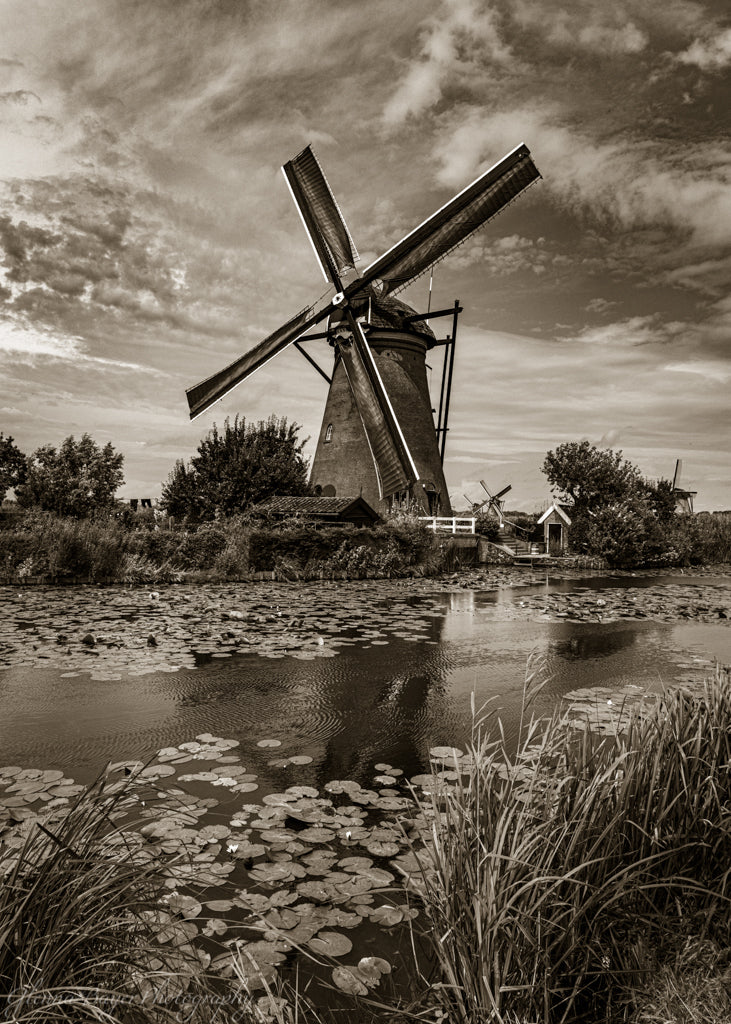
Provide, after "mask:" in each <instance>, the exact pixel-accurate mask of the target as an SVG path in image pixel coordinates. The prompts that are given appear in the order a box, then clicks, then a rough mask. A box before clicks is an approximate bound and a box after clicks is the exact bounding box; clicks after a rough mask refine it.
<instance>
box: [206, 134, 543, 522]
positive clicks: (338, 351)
mask: <svg viewBox="0 0 731 1024" xmlns="http://www.w3.org/2000/svg"><path fill="white" fill-rule="evenodd" d="M282 170H283V172H284V176H285V179H286V181H287V185H288V187H289V190H290V192H291V194H292V198H293V200H294V202H295V205H296V206H297V210H298V212H299V214H300V217H301V219H302V223H303V225H304V227H305V230H306V232H307V234H308V237H309V239H310V243H311V245H312V248H313V250H314V253H315V256H316V258H317V261H318V263H319V265H320V269H321V270H322V273H323V275H324V277H325V280H326V281H328V282H329V284H330V286H331V287H332V288H333V289H334V294H333V295H332V297H331V298H330V299H329V300H326V301H324V302H320V303H318V304H317V305H314V306H310V307H308V308H306V309H304V310H302V312H300V313H298V314H297V315H296V316H294V317H292V319H291V320H289V321H288V322H287V323H286V324H283V325H282V326H281V327H280V328H278V329H277V330H276V331H274V333H273V334H270V335H269V337H268V338H265V339H264V340H263V341H262V342H260V343H259V344H258V345H255V346H254V348H253V349H251V350H250V351H249V352H246V353H245V354H244V355H243V356H241V357H240V358H239V359H236V360H234V361H233V362H232V363H230V364H229V365H228V366H226V367H224V369H223V370H220V371H218V372H217V373H214V374H213V375H212V376H211V377H208V378H207V379H206V380H203V381H201V382H200V383H199V384H196V385H195V386H194V387H192V388H190V389H189V390H188V391H187V396H188V404H189V407H190V415H191V419H192V418H193V417H195V416H198V415H199V414H200V413H202V412H204V411H205V410H206V409H208V408H209V407H210V406H211V405H213V403H214V402H216V401H218V400H219V399H221V398H223V397H224V396H225V395H226V394H228V392H229V391H231V390H232V389H233V388H235V387H236V385H237V384H239V383H240V382H241V381H243V380H244V379H245V378H246V377H248V376H249V375H250V374H252V373H254V371H255V370H257V369H259V368H260V367H261V366H264V364H265V363H267V362H268V361H269V360H270V359H272V358H274V356H276V355H277V354H278V353H279V352H281V351H282V350H283V349H284V348H286V347H287V346H289V345H295V346H296V347H297V348H298V349H299V351H300V352H302V354H303V355H305V356H306V357H307V359H308V360H309V361H310V362H311V363H312V364H313V365H314V366H315V367H316V368H317V370H318V371H319V373H320V374H322V376H323V377H325V378H326V380H328V382H329V384H330V392H329V394H328V398H327V402H326V405H325V416H324V419H323V425H322V429H321V432H320V437H319V440H318V445H317V451H316V453H315V459H314V462H313V467H312V474H311V483H312V484H313V486H315V487H319V488H321V493H322V494H324V495H328V494H330V495H332V494H335V495H336V496H338V497H358V496H361V495H362V497H363V498H364V499H365V500H366V501H367V502H368V503H369V504H371V505H372V506H373V507H374V508H376V509H378V510H379V511H387V510H389V509H392V508H394V507H401V506H402V505H403V504H410V505H416V506H417V507H418V508H419V509H420V510H421V511H422V513H423V514H427V515H435V514H440V513H441V514H448V513H449V512H450V507H449V497H448V495H447V487H446V484H445V481H444V473H443V471H442V459H443V456H444V440H445V436H446V415H445V418H444V420H442V417H441V413H442V410H441V402H440V420H439V424H438V425H437V427H436V428H435V425H434V420H433V418H432V410H431V401H430V397H429V387H428V382H427V376H426V353H427V350H428V349H429V348H430V347H432V345H435V344H438V342H436V340H435V339H434V335H433V334H432V332H431V331H430V330H429V328H428V327H426V326H425V325H424V323H423V319H424V318H423V317H420V316H418V315H417V314H414V313H413V312H412V311H411V310H410V309H409V307H408V306H405V305H404V303H402V302H399V301H398V300H397V299H394V298H393V295H394V293H395V292H397V291H399V290H400V289H402V288H405V287H406V285H408V284H410V283H411V281H413V280H415V279H416V278H417V277H419V276H420V275H421V274H423V273H425V272H426V271H427V270H429V269H430V267H432V266H433V265H434V264H435V263H437V262H439V260H441V259H443V258H444V257H445V256H446V255H447V254H448V253H449V252H451V251H452V249H454V248H455V247H456V246H458V245H460V244H461V243H462V242H464V241H465V239H466V238H468V237H469V236H470V235H471V234H472V233H473V232H474V231H476V230H477V229H478V228H479V227H481V226H482V225H483V224H484V223H486V222H487V221H489V220H490V219H491V218H492V217H494V216H495V215H496V214H498V213H500V211H501V210H503V209H504V208H505V207H506V206H508V205H509V204H510V203H511V202H512V201H513V200H514V199H516V198H517V197H518V196H519V195H520V194H521V193H522V192H523V191H524V190H525V189H526V188H528V187H529V186H530V185H531V184H532V183H533V182H534V181H536V180H537V179H538V178H539V177H540V175H539V173H538V169H537V168H536V166H535V164H534V163H533V160H532V158H531V155H530V152H529V150H528V147H527V146H525V145H520V146H518V147H516V149H514V150H513V151H512V152H511V153H508V155H507V156H505V157H503V159H502V160H500V161H499V162H498V163H497V164H495V165H494V166H493V167H491V168H489V170H487V171H485V172H484V174H481V175H480V177H479V178H477V179H476V180H475V181H473V182H472V184H471V185H468V186H467V188H465V189H463V190H462V191H461V192H459V193H458V194H457V195H456V196H454V197H453V198H452V199H451V200H450V201H449V202H448V203H446V204H445V205H444V206H442V207H441V208H440V209H439V210H437V211H436V212H435V213H434V214H432V216H431V217H429V218H427V220H425V221H423V222H422V223H421V224H420V225H419V226H418V227H417V228H415V229H414V230H413V231H411V232H410V233H409V234H408V235H406V236H405V237H404V238H402V239H401V241H400V242H397V244H396V245H394V246H392V248H390V249H389V250H388V251H387V252H386V253H384V255H383V256H381V257H380V258H379V259H377V260H375V262H373V263H371V264H370V266H368V267H366V269H365V270H364V271H363V272H362V273H361V274H357V273H356V271H355V263H356V261H357V260H358V258H359V257H358V253H357V251H356V249H355V245H354V244H353V240H352V238H351V236H350V233H349V231H348V228H347V226H346V224H345V221H344V220H343V216H342V214H341V212H340V208H339V207H338V205H337V203H336V202H335V198H334V196H333V194H332V192H331V190H330V186H329V185H328V183H327V180H326V178H325V175H324V174H323V172H322V170H321V168H320V165H319V163H318V162H317V159H316V157H315V155H314V153H313V152H312V150H311V149H310V147H309V146H308V147H307V148H306V149H304V150H302V152H301V153H299V154H298V155H297V156H296V157H295V158H294V159H293V160H290V161H289V163H287V164H285V165H284V167H283V168H282ZM458 311H459V309H458V304H457V303H455V313H454V315H455V329H456V315H457V312H458ZM445 312H451V311H441V312H440V313H439V314H436V313H435V314H432V316H437V315H444V313H445ZM324 321H327V330H326V331H325V333H324V334H319V335H316V334H312V333H309V332H311V331H312V329H313V328H314V327H315V326H316V325H318V324H321V323H323V322H324ZM315 337H319V338H322V337H325V338H327V339H328V340H329V341H330V343H331V345H332V346H333V348H334V350H335V364H334V368H333V374H332V378H330V377H328V376H327V374H326V373H325V372H324V371H323V370H322V368H321V367H320V366H319V365H318V364H317V363H316V362H315V360H313V359H312V358H311V357H310V356H309V355H308V354H307V353H306V352H305V350H304V349H303V348H302V347H301V346H300V343H299V342H300V340H308V339H310V338H315ZM451 344H452V348H451V352H452V358H453V355H454V330H453V332H452V342H451ZM445 369H446V359H445ZM450 380H451V363H450ZM440 431H441V452H440V448H439V440H440V436H439V435H440Z"/></svg>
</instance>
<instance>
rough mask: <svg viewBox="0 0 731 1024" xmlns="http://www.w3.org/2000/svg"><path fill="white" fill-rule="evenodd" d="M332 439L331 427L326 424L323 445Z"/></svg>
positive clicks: (330, 424) (329, 424)
mask: <svg viewBox="0 0 731 1024" xmlns="http://www.w3.org/2000/svg"><path fill="white" fill-rule="evenodd" d="M332 439H333V425H332V423H328V425H327V430H326V431H325V444H329V443H330V441H332Z"/></svg>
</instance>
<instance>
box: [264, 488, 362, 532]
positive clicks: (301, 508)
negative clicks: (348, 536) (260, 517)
mask: <svg viewBox="0 0 731 1024" xmlns="http://www.w3.org/2000/svg"><path fill="white" fill-rule="evenodd" d="M252 511H253V512H262V513H264V514H266V515H269V516H274V517H275V518H276V519H289V518H292V517H298V518H301V519H304V520H307V521H308V522H313V523H321V524H322V525H325V524H328V525H333V526H337V525H341V524H344V523H352V524H353V525H354V526H373V525H374V524H375V523H377V522H379V521H380V519H381V517H380V516H379V514H378V513H377V512H376V510H375V509H373V508H371V506H370V505H369V504H368V502H367V501H364V500H363V498H337V497H324V496H320V497H314V498H299V497H289V496H282V495H275V496H274V497H272V498H267V499H266V501H260V502H259V504H258V505H255V506H254V508H253V509H252Z"/></svg>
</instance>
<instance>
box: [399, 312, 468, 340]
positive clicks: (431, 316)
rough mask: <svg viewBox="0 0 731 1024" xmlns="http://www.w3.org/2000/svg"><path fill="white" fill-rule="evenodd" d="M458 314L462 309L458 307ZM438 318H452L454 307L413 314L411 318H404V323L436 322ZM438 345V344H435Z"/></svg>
mask: <svg viewBox="0 0 731 1024" xmlns="http://www.w3.org/2000/svg"><path fill="white" fill-rule="evenodd" d="M458 312H459V313H461V312H462V307H461V306H460V307H459V310H458ZM439 316H454V306H450V307H449V309H437V310H436V311H435V312H433V313H414V314H413V316H405V317H404V323H407V324H413V323H416V322H417V321H418V320H436V318H437V317H439ZM437 344H439V342H437Z"/></svg>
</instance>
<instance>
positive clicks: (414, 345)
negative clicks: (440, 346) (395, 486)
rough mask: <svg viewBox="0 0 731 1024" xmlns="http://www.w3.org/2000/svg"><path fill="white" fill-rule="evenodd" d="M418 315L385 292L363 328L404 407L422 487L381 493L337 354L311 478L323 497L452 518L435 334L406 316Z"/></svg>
mask: <svg viewBox="0 0 731 1024" xmlns="http://www.w3.org/2000/svg"><path fill="white" fill-rule="evenodd" d="M413 315H414V311H413V310H412V309H411V308H410V307H409V306H407V305H406V304H405V303H404V302H400V301H399V300H398V299H395V298H392V297H388V298H385V299H382V300H381V301H380V302H377V303H374V304H373V305H372V307H371V314H370V323H369V324H364V325H363V330H364V333H365V336H366V339H367V341H368V345H369V347H370V349H371V351H372V352H373V358H374V360H375V364H376V367H377V369H378V372H379V374H380V377H381V380H382V381H383V386H384V388H385V389H386V392H387V394H388V395H389V397H390V399H391V403H392V405H393V406H394V408H396V409H398V411H399V412H398V418H399V423H400V425H401V430H402V431H403V435H404V439H405V441H406V444H407V445H408V448H409V451H410V452H411V454H412V456H413V459H414V464H415V466H416V471H417V473H418V480H419V483H418V485H416V487H412V489H411V491H409V490H406V489H405V490H404V491H402V492H400V493H396V494H393V495H387V496H381V494H380V492H379V482H378V475H377V473H376V467H375V465H374V462H373V457H372V456H371V451H370V447H369V445H368V438H367V437H366V434H365V431H364V429H363V424H362V423H361V420H360V417H359V416H358V410H357V407H356V404H355V400H354V398H353V392H352V390H351V387H350V384H349V382H348V377H347V373H346V371H345V368H344V366H343V363H342V360H341V359H340V358H339V356H338V354H337V351H336V354H335V364H334V368H333V375H332V381H331V384H330V390H329V392H328V396H327V401H326V403H325V412H324V415H323V419H322V427H321V428H320V436H319V438H318V441H317V449H316V451H315V457H314V460H313V463H312V472H311V474H310V483H311V484H312V485H313V487H314V488H315V492H316V493H317V494H322V495H324V496H335V495H355V496H358V495H359V496H361V497H362V498H363V499H364V500H365V501H367V502H368V504H369V505H371V507H372V508H374V509H376V510H377V511H378V512H381V513H383V512H388V511H392V510H393V509H394V507H398V506H404V505H407V504H409V503H410V502H417V503H418V504H419V505H421V507H422V510H423V511H424V512H425V514H427V515H443V516H445V515H451V514H452V513H451V507H450V504H449V495H448V493H447V484H446V481H445V479H444V471H443V469H442V461H441V458H440V453H439V447H438V445H437V444H436V443H435V440H436V434H435V428H434V419H433V413H432V407H431V398H430V395H429V384H428V380H427V373H426V358H427V351H428V350H429V349H431V348H433V347H434V345H435V344H436V337H435V335H434V332H433V331H432V330H431V328H430V327H428V326H427V325H426V324H425V323H424V322H423V321H420V320H416V321H409V320H408V319H407V318H408V317H409V316H413ZM414 492H416V493H414Z"/></svg>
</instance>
